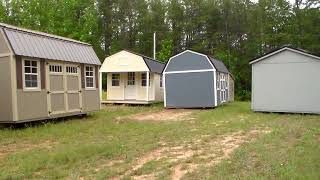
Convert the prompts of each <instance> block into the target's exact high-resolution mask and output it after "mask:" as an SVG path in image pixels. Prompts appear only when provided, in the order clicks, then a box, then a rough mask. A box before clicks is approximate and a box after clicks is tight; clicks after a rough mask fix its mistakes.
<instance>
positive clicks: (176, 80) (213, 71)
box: [163, 50, 234, 108]
mask: <svg viewBox="0 0 320 180" xmlns="http://www.w3.org/2000/svg"><path fill="white" fill-rule="evenodd" d="M163 79H164V87H165V89H164V100H165V104H164V105H165V107H166V108H207V107H216V106H218V105H220V104H223V103H225V102H228V101H233V99H234V80H233V77H232V75H231V73H230V72H229V70H228V69H227V68H226V66H225V65H224V63H223V62H221V61H219V60H217V59H215V58H212V57H210V56H208V55H205V54H201V53H198V52H194V51H191V50H186V51H184V52H182V53H180V54H177V55H175V56H173V57H171V58H170V59H169V61H168V63H167V64H166V67H165V69H164V72H163Z"/></svg>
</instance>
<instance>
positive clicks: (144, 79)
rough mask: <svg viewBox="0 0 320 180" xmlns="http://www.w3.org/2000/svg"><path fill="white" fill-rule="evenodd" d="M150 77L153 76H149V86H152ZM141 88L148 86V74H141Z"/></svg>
mask: <svg viewBox="0 0 320 180" xmlns="http://www.w3.org/2000/svg"><path fill="white" fill-rule="evenodd" d="M150 76H151V75H149V86H150V84H151V81H150ZM141 86H147V73H141Z"/></svg>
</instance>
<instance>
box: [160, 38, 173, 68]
mask: <svg viewBox="0 0 320 180" xmlns="http://www.w3.org/2000/svg"><path fill="white" fill-rule="evenodd" d="M172 53H173V41H172V40H171V39H165V40H162V41H161V50H160V51H159V53H158V57H157V59H158V60H160V61H161V62H167V61H168V60H169V58H170V57H171V56H172Z"/></svg>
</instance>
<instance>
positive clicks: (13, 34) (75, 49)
mask: <svg viewBox="0 0 320 180" xmlns="http://www.w3.org/2000/svg"><path fill="white" fill-rule="evenodd" d="M0 28H3V30H4V33H5V35H6V36H7V38H8V41H9V43H10V45H11V47H12V50H13V51H14V54H15V55H19V56H27V57H35V58H43V59H51V60H59V61H68V62H75V63H83V64H94V65H101V62H100V60H99V58H98V57H97V55H96V53H95V52H94V50H93V48H92V46H91V45H90V44H87V43H83V42H80V41H76V40H73V39H69V38H64V37H60V36H56V35H50V34H47V33H42V32H36V31H31V30H26V29H22V28H18V27H14V26H11V25H6V24H3V23H0Z"/></svg>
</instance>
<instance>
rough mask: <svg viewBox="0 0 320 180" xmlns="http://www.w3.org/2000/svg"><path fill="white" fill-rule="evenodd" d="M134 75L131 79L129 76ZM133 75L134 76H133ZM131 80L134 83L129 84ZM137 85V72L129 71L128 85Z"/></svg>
mask: <svg viewBox="0 0 320 180" xmlns="http://www.w3.org/2000/svg"><path fill="white" fill-rule="evenodd" d="M129 74H130V75H131V77H133V79H129V76H130V75H129ZM132 75H133V76H132ZM129 82H133V83H132V84H129ZM135 85H136V73H135V72H128V73H127V86H135Z"/></svg>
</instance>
